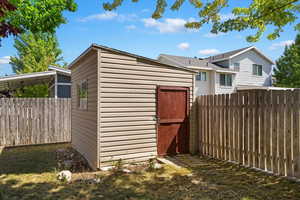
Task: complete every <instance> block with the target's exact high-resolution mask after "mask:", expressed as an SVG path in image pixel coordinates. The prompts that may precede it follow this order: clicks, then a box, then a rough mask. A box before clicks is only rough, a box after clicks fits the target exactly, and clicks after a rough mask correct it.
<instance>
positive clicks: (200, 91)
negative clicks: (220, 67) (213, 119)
mask: <svg viewBox="0 0 300 200" xmlns="http://www.w3.org/2000/svg"><path fill="white" fill-rule="evenodd" d="M198 72H206V78H207V80H206V81H203V80H201V81H199V80H195V95H196V96H201V95H208V94H213V92H212V90H213V89H212V87H214V83H213V82H212V79H213V74H214V73H213V72H212V71H204V70H199V71H198Z"/></svg>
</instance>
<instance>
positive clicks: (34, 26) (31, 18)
mask: <svg viewBox="0 0 300 200" xmlns="http://www.w3.org/2000/svg"><path fill="white" fill-rule="evenodd" d="M76 9H77V4H76V3H75V2H74V0H1V1H0V40H1V38H5V37H8V36H9V35H18V34H20V33H24V32H27V31H30V32H33V33H37V32H43V33H54V32H55V29H56V28H57V27H58V26H60V25H61V24H64V23H66V19H65V17H64V16H63V12H64V11H71V12H75V11H76Z"/></svg>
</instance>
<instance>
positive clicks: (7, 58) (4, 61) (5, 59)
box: [0, 56, 10, 65]
mask: <svg viewBox="0 0 300 200" xmlns="http://www.w3.org/2000/svg"><path fill="white" fill-rule="evenodd" d="M9 61H10V56H3V57H2V58H0V65H1V64H8V63H9Z"/></svg>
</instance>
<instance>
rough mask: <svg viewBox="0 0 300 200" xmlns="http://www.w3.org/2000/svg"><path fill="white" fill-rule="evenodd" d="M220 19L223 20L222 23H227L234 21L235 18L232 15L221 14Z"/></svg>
mask: <svg viewBox="0 0 300 200" xmlns="http://www.w3.org/2000/svg"><path fill="white" fill-rule="evenodd" d="M220 18H221V21H226V20H229V19H234V18H235V16H234V14H232V13H227V14H220Z"/></svg>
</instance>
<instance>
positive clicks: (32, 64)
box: [10, 33, 63, 97]
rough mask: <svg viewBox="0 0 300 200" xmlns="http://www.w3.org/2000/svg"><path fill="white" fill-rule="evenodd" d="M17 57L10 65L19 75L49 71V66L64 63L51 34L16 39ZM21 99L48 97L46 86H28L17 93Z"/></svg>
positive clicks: (28, 35) (55, 39) (27, 35)
mask: <svg viewBox="0 0 300 200" xmlns="http://www.w3.org/2000/svg"><path fill="white" fill-rule="evenodd" d="M14 47H15V48H16V50H17V52H18V53H17V56H12V57H11V59H10V60H11V61H10V64H11V66H12V68H13V71H14V72H15V73H17V74H24V73H32V72H42V71H47V70H48V66H49V65H56V66H59V67H60V65H59V63H61V62H63V58H62V56H61V54H62V51H61V49H60V48H59V46H58V41H57V38H56V36H55V35H54V34H49V33H35V34H33V33H25V34H22V35H20V37H18V38H16V39H15V44H14ZM16 96H19V97H46V96H48V86H47V85H45V84H41V85H36V86H27V87H24V88H22V89H20V90H18V91H17V93H16Z"/></svg>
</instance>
